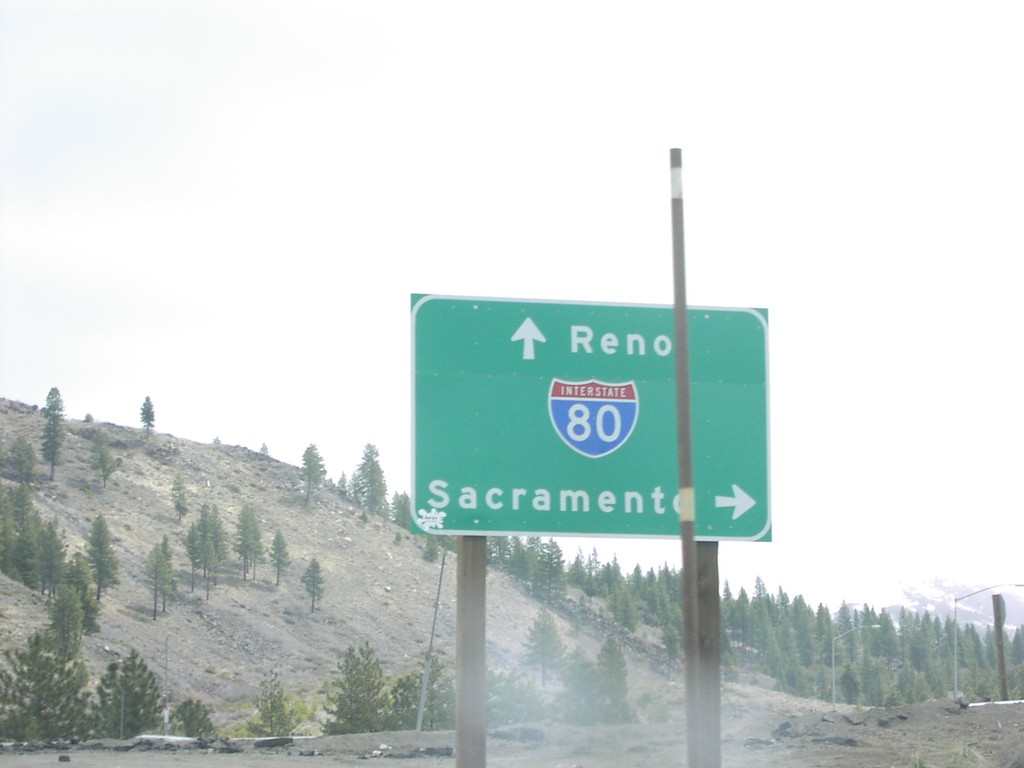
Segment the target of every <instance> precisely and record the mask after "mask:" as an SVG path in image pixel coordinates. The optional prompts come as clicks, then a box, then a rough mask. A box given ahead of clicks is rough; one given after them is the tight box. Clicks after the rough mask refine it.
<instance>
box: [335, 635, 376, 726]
mask: <svg viewBox="0 0 1024 768" xmlns="http://www.w3.org/2000/svg"><path fill="white" fill-rule="evenodd" d="M338 671H339V673H340V675H341V676H340V677H339V678H338V679H336V680H332V681H330V682H329V683H328V686H329V688H330V689H331V690H332V692H331V693H328V694H327V708H326V709H327V714H328V715H329V716H330V717H331V719H330V720H328V721H327V723H326V724H325V726H324V733H325V734H326V735H328V736H336V735H339V734H344V733H372V732H374V731H380V730H384V728H385V727H386V726H387V723H388V720H389V717H390V711H391V701H390V698H389V696H388V691H387V685H386V680H385V678H384V671H383V669H382V668H381V665H380V662H379V661H378V660H377V654H376V653H375V652H374V650H373V648H371V647H370V644H369V643H363V644H362V645H361V646H359V647H358V648H356V647H355V646H349V648H348V649H347V650H346V651H345V656H344V658H343V659H342V662H341V664H339V665H338Z"/></svg>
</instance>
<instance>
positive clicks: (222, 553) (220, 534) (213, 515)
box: [190, 504, 228, 600]
mask: <svg viewBox="0 0 1024 768" xmlns="http://www.w3.org/2000/svg"><path fill="white" fill-rule="evenodd" d="M196 532H197V533H198V538H199V541H198V546H199V564H200V566H201V568H202V570H203V579H204V580H205V581H206V599H207V600H209V599H210V583H211V582H213V583H214V584H216V582H217V573H218V572H219V570H220V567H221V565H222V564H223V563H224V561H225V559H227V549H228V545H227V536H226V534H225V532H224V523H223V521H222V520H221V517H220V513H219V512H218V511H217V507H216V506H212V507H211V506H208V505H206V504H203V506H202V507H201V508H200V510H199V524H198V525H197V526H196ZM190 559H191V556H190Z"/></svg>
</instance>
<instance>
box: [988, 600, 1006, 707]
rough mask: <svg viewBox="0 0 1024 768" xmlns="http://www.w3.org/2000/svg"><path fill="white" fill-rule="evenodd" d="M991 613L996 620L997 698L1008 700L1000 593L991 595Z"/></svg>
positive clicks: (1004, 617) (1003, 619)
mask: <svg viewBox="0 0 1024 768" xmlns="http://www.w3.org/2000/svg"><path fill="white" fill-rule="evenodd" d="M992 613H993V615H994V616H995V620H996V663H997V664H998V668H999V700H1000V701H1009V700H1010V687H1009V685H1008V684H1007V681H1006V651H1005V649H1004V648H1003V624H1004V623H1005V622H1006V602H1005V601H1004V600H1003V596H1002V595H992Z"/></svg>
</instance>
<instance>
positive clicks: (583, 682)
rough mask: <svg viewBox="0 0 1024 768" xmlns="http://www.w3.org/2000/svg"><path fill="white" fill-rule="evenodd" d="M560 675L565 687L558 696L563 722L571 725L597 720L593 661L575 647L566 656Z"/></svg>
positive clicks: (596, 684) (596, 685)
mask: <svg viewBox="0 0 1024 768" xmlns="http://www.w3.org/2000/svg"><path fill="white" fill-rule="evenodd" d="M561 677H562V682H564V683H565V689H564V690H563V691H562V693H561V695H560V696H559V704H560V706H559V708H560V710H561V712H562V717H563V718H564V719H565V722H567V723H570V724H572V725H591V724H593V723H596V722H598V720H597V700H598V676H597V667H595V666H594V662H593V661H592V660H591V659H589V658H588V657H587V655H586V653H584V652H583V650H582V649H580V648H575V649H573V651H572V652H571V653H570V654H569V655H568V656H567V657H566V661H565V666H564V668H563V670H562V675H561Z"/></svg>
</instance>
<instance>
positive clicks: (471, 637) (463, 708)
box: [455, 536, 487, 768]
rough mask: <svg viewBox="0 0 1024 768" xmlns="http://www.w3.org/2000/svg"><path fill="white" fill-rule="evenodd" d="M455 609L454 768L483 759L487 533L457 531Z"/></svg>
mask: <svg viewBox="0 0 1024 768" xmlns="http://www.w3.org/2000/svg"><path fill="white" fill-rule="evenodd" d="M456 570H457V579H456V587H455V590H456V599H457V601H458V604H457V605H456V609H455V616H456V627H455V664H456V684H455V692H456V699H455V768H484V766H486V765H487V659H486V650H487V649H486V622H485V612H486V609H487V604H486V578H487V537H486V536H459V562H458V567H457V569H456Z"/></svg>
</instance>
